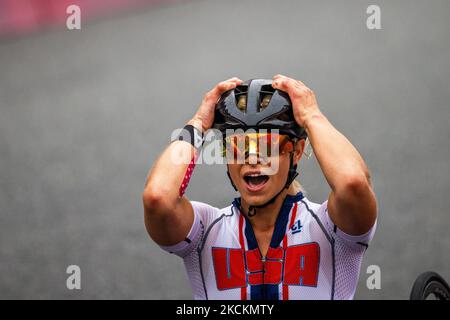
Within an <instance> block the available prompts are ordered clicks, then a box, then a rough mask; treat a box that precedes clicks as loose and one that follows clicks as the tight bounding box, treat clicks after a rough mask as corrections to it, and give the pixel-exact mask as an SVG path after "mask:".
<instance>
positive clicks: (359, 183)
mask: <svg viewBox="0 0 450 320" xmlns="http://www.w3.org/2000/svg"><path fill="white" fill-rule="evenodd" d="M343 180H344V181H342V184H341V187H340V190H337V193H341V194H345V195H346V197H351V198H363V197H364V196H365V195H367V194H368V193H371V192H372V191H371V190H372V187H371V183H370V176H368V175H353V176H348V177H345V178H344V179H343ZM339 191H340V192H339Z"/></svg>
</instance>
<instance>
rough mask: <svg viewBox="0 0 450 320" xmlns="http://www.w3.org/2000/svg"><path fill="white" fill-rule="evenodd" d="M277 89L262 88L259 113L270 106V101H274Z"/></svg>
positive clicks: (267, 86) (266, 86) (268, 86)
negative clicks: (273, 97)
mask: <svg viewBox="0 0 450 320" xmlns="http://www.w3.org/2000/svg"><path fill="white" fill-rule="evenodd" d="M274 92H275V89H274V88H273V87H272V86H271V85H265V86H261V91H259V106H258V107H259V108H258V111H263V110H264V109H265V108H267V107H268V106H269V103H270V100H271V99H272V96H273V93H274Z"/></svg>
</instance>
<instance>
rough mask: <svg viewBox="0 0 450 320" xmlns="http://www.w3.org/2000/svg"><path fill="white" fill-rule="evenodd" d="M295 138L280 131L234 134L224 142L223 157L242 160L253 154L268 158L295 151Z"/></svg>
mask: <svg viewBox="0 0 450 320" xmlns="http://www.w3.org/2000/svg"><path fill="white" fill-rule="evenodd" d="M294 143H295V140H292V139H291V138H290V137H289V136H288V135H285V134H279V133H259V132H256V133H247V134H233V135H230V136H227V137H225V139H224V140H223V144H222V157H225V158H226V159H227V160H228V161H230V160H234V161H236V160H238V159H239V160H242V161H244V162H245V159H246V158H247V157H248V156H249V155H251V154H254V155H257V156H258V157H259V158H263V159H267V158H269V157H273V156H278V155H280V154H285V153H289V152H293V151H294Z"/></svg>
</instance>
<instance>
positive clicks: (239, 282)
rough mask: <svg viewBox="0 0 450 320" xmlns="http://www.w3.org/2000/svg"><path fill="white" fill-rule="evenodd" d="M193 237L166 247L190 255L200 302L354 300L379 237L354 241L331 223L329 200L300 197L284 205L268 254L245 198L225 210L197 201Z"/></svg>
mask: <svg viewBox="0 0 450 320" xmlns="http://www.w3.org/2000/svg"><path fill="white" fill-rule="evenodd" d="M191 204H192V206H193V208H194V222H193V225H192V227H191V229H190V231H189V234H188V236H187V238H186V239H185V240H184V241H182V242H180V243H178V244H175V245H172V246H161V247H162V249H164V250H166V251H168V252H171V253H174V254H176V255H178V256H180V257H182V258H183V260H184V264H185V267H186V271H187V274H188V277H189V280H190V283H191V286H192V290H193V293H194V298H195V299H221V300H225V299H230V300H239V299H241V300H260V299H270V300H288V299H290V300H299V299H352V298H353V296H354V294H355V290H356V286H357V283H358V278H359V271H360V268H361V262H362V257H363V255H364V252H365V250H366V249H367V247H368V244H369V241H370V240H371V239H372V237H373V234H374V232H375V228H376V224H375V225H374V226H373V227H372V228H371V230H369V231H368V232H367V233H366V234H363V235H360V236H351V235H348V234H345V233H344V232H343V231H341V230H339V228H337V227H336V225H334V223H333V222H332V221H331V219H330V217H329V215H328V210H327V201H325V202H324V203H322V204H321V205H320V204H316V203H313V202H311V201H309V200H308V199H307V198H306V197H304V196H303V194H302V193H301V192H299V193H298V194H297V195H295V196H290V195H288V196H287V197H286V199H285V200H284V203H283V205H282V207H281V210H280V213H279V215H278V217H277V220H276V223H275V229H274V232H273V235H272V239H271V243H270V247H269V249H268V252H267V254H266V257H262V255H261V253H260V251H259V248H258V244H257V241H256V238H255V235H254V233H253V229H252V226H251V224H250V223H249V221H248V220H247V219H248V218H247V217H246V216H245V215H243V214H241V213H240V210H239V209H238V208H239V206H238V202H237V199H235V200H234V201H233V204H232V205H231V206H228V207H226V208H223V209H218V208H215V207H212V206H210V205H208V204H205V203H201V202H197V201H191Z"/></svg>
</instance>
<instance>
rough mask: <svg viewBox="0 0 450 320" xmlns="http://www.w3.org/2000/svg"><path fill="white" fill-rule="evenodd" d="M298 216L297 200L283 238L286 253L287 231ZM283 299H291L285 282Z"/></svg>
mask: <svg viewBox="0 0 450 320" xmlns="http://www.w3.org/2000/svg"><path fill="white" fill-rule="evenodd" d="M296 216H297V202H296V203H295V204H294V209H293V210H292V215H291V221H289V228H288V229H287V231H286V234H285V235H284V238H283V249H284V252H285V254H286V248H287V233H288V232H289V230H291V228H292V226H293V225H294V222H295V218H296ZM283 300H289V286H287V285H285V284H283Z"/></svg>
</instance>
